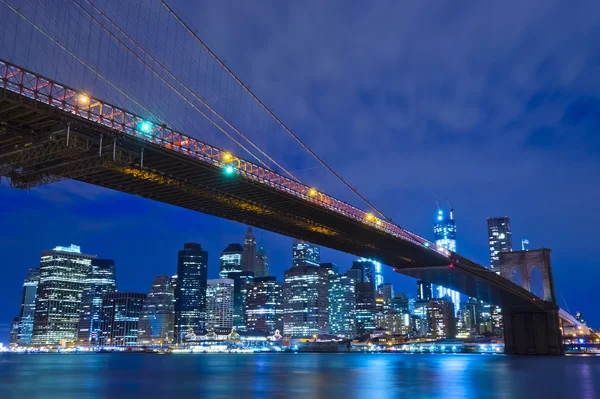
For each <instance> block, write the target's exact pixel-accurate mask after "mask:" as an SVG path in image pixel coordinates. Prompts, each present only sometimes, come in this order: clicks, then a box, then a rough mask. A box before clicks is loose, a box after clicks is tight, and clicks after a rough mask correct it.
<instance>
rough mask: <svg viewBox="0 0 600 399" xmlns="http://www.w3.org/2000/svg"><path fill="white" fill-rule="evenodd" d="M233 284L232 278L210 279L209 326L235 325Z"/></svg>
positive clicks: (207, 304) (207, 303)
mask: <svg viewBox="0 0 600 399" xmlns="http://www.w3.org/2000/svg"><path fill="white" fill-rule="evenodd" d="M233 286H234V281H233V280H232V279H230V278H217V279H213V280H208V285H207V287H206V319H207V322H206V323H207V328H226V329H231V328H232V327H233Z"/></svg>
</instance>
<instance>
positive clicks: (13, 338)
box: [8, 316, 19, 347]
mask: <svg viewBox="0 0 600 399" xmlns="http://www.w3.org/2000/svg"><path fill="white" fill-rule="evenodd" d="M17 345H19V316H15V317H13V319H12V321H11V323H10V329H9V331H8V346H9V347H14V346H17Z"/></svg>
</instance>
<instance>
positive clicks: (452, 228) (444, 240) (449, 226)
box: [433, 209, 460, 316]
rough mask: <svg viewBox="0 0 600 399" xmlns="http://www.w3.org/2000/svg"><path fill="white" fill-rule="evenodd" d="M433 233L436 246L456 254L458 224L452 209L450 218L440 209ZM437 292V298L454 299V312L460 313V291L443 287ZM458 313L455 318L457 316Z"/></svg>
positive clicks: (437, 288)
mask: <svg viewBox="0 0 600 399" xmlns="http://www.w3.org/2000/svg"><path fill="white" fill-rule="evenodd" d="M433 232H434V235H435V245H437V246H438V247H443V248H445V249H447V250H449V251H452V252H456V223H455V220H454V214H453V210H452V209H451V210H450V212H449V214H448V216H446V215H445V214H444V211H443V210H441V209H438V213H437V216H436V219H435V224H434V226H433ZM435 291H437V295H436V298H443V297H445V296H449V297H450V298H452V303H453V304H454V310H455V312H456V313H458V310H459V309H460V293H459V292H458V291H454V290H451V289H449V288H445V287H442V286H437V287H436V289H435ZM456 313H455V314H454V316H456Z"/></svg>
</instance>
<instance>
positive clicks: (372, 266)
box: [351, 258, 383, 288]
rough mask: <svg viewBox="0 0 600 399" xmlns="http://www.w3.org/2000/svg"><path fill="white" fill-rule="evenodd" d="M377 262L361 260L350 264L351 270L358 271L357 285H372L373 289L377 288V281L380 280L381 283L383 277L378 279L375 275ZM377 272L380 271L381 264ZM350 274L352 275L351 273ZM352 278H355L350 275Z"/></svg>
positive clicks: (377, 275) (376, 274)
mask: <svg viewBox="0 0 600 399" xmlns="http://www.w3.org/2000/svg"><path fill="white" fill-rule="evenodd" d="M378 263H379V262H375V261H373V260H370V259H364V258H361V259H359V260H356V261H354V262H352V268H351V270H359V273H358V274H357V275H356V276H358V280H356V282H357V283H373V286H374V287H375V288H377V287H378V284H377V283H378V281H379V280H381V283H383V276H381V277H379V274H378V273H377V264H378ZM379 270H380V271H381V264H379ZM351 274H352V273H351ZM352 276H355V275H354V274H352Z"/></svg>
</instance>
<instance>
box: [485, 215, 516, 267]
mask: <svg viewBox="0 0 600 399" xmlns="http://www.w3.org/2000/svg"><path fill="white" fill-rule="evenodd" d="M487 224H488V237H489V242H490V266H491V267H492V270H493V269H497V268H498V267H499V266H500V252H511V251H512V232H511V230H510V219H509V218H508V216H504V217H497V218H488V220H487Z"/></svg>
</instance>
